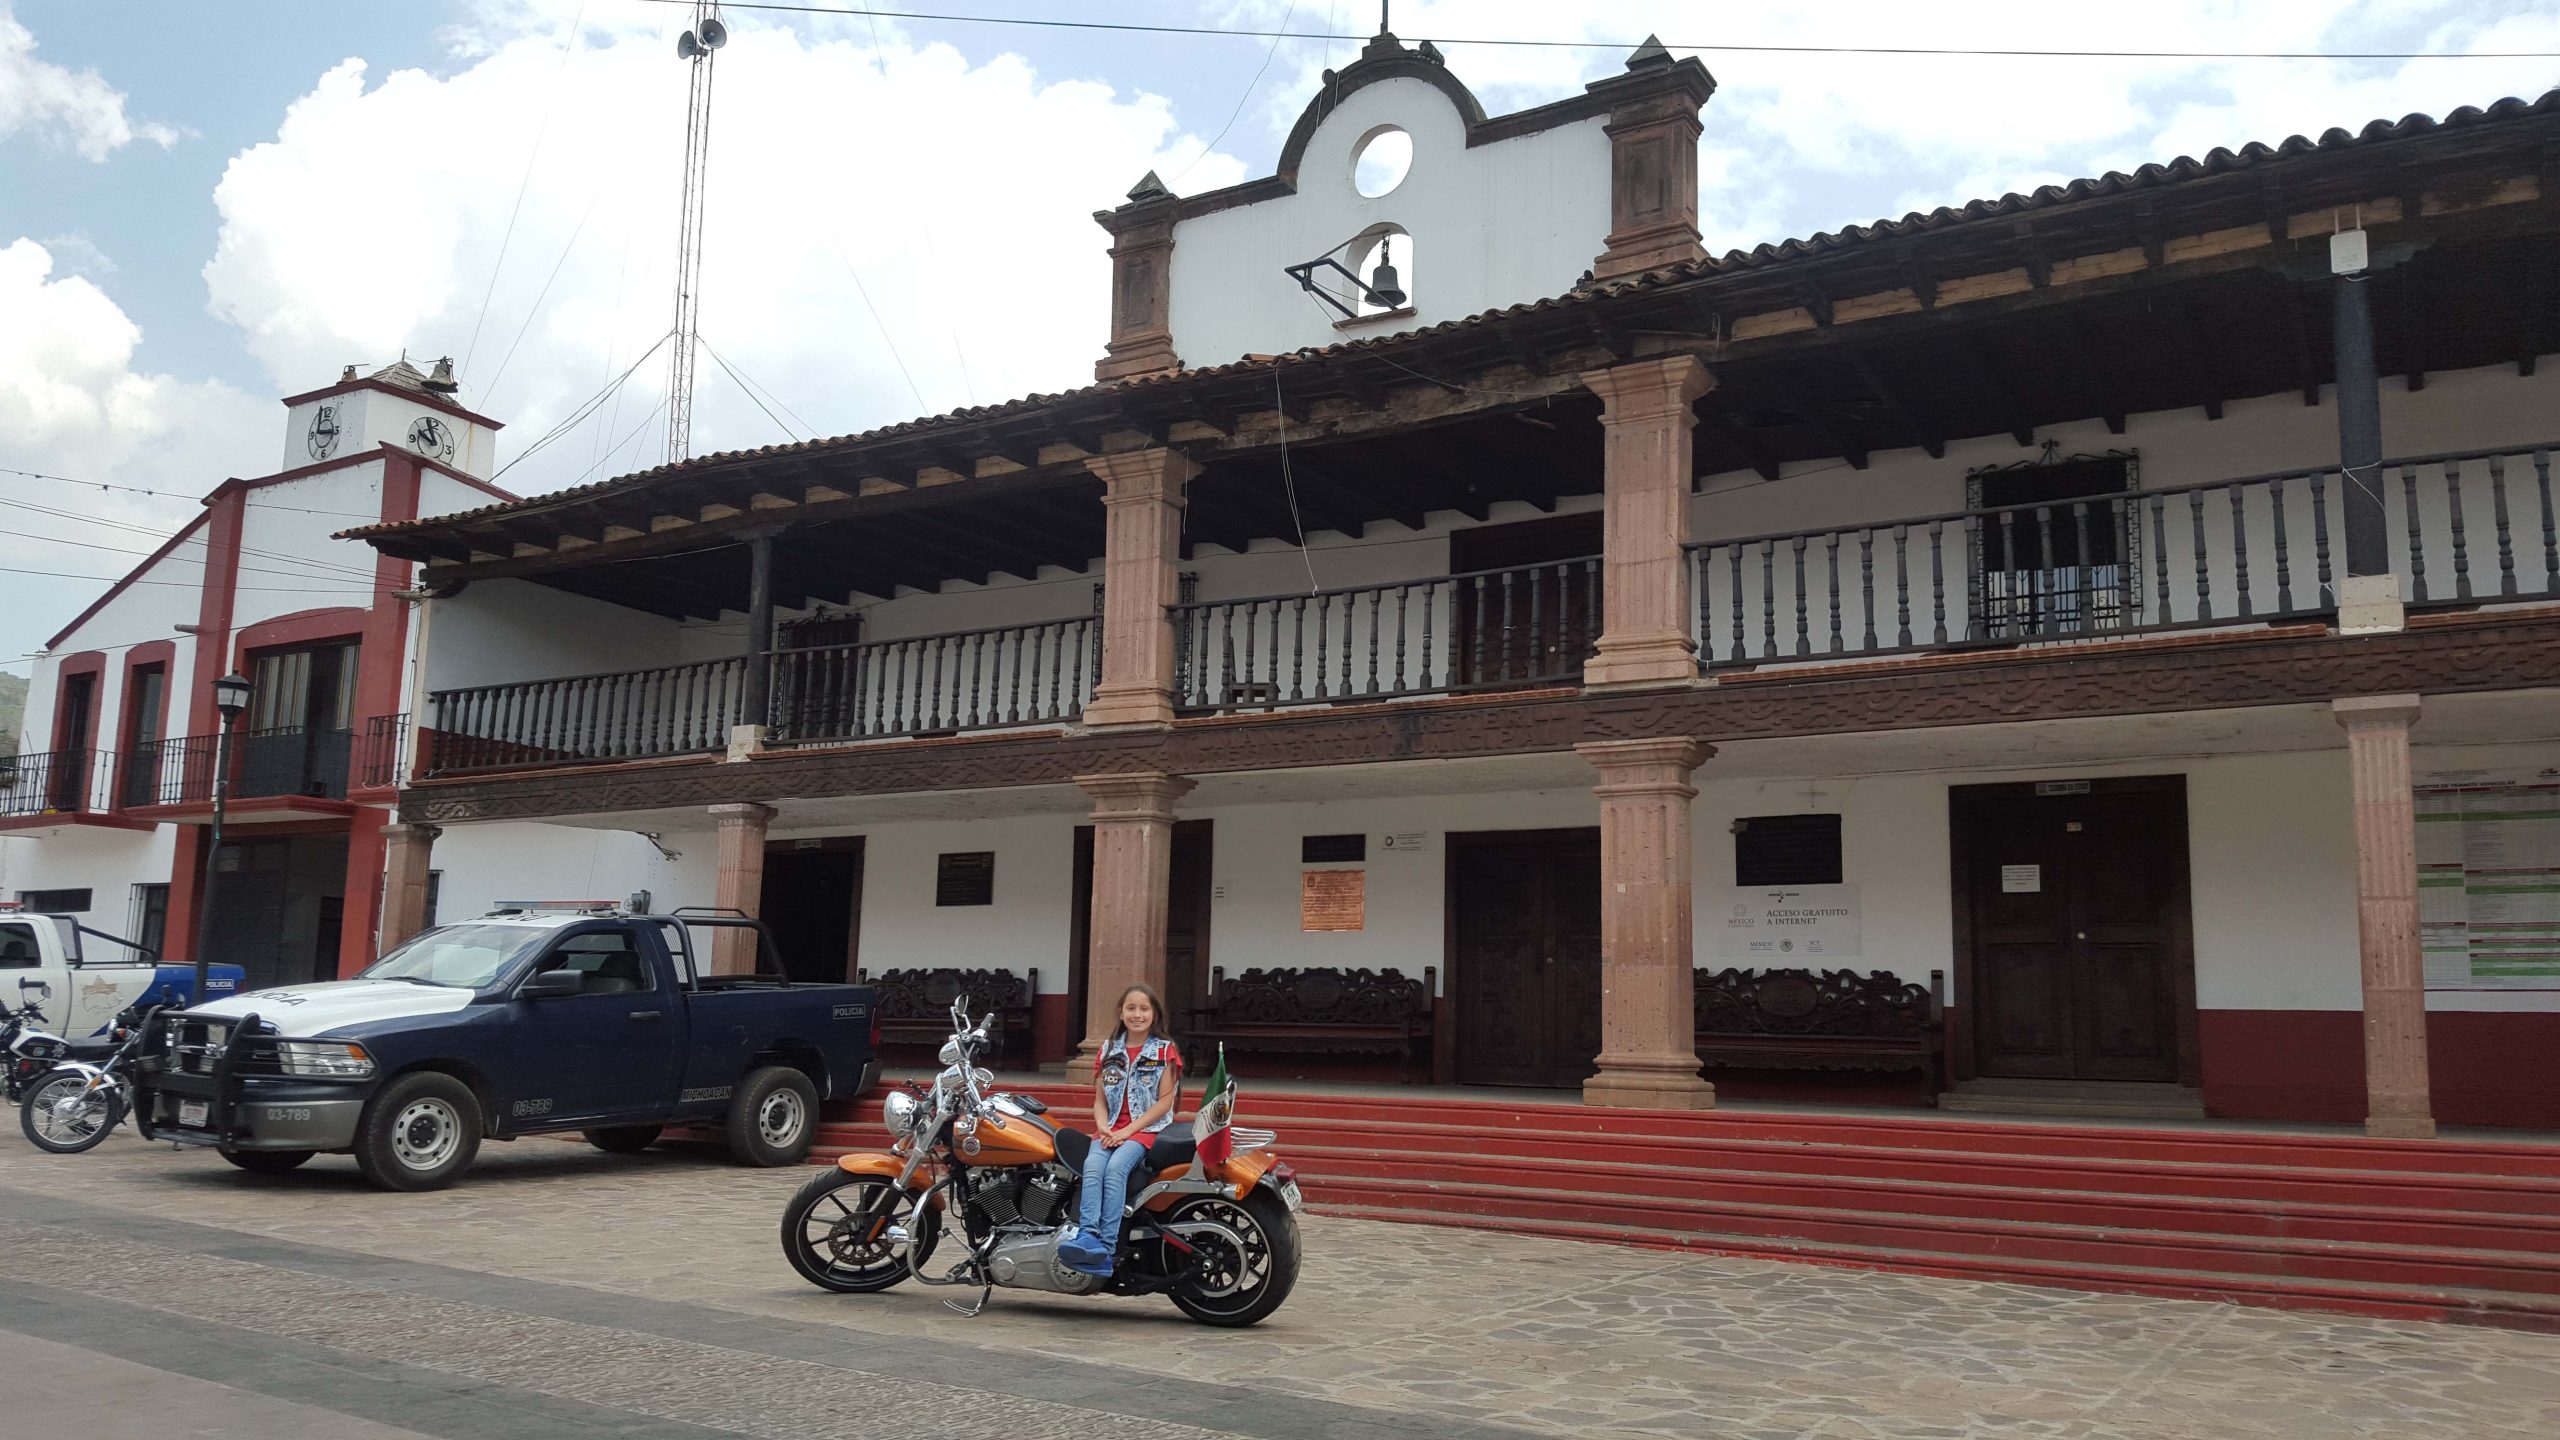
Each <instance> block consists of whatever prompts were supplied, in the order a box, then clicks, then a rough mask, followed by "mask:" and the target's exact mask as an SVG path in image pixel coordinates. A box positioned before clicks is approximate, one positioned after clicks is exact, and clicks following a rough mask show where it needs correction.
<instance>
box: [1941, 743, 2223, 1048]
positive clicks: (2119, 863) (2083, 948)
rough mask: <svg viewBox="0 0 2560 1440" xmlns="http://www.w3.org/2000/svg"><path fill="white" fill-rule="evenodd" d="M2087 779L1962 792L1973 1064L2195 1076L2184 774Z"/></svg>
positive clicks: (1957, 821)
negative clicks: (2189, 1055) (2190, 1058)
mask: <svg viewBox="0 0 2560 1440" xmlns="http://www.w3.org/2000/svg"><path fill="white" fill-rule="evenodd" d="M2081 783H2083V782H2068V783H2066V784H2061V785H2056V784H2047V785H2046V786H2043V787H2037V786H2032V785H2030V786H2008V785H2000V786H1973V787H1962V788H1959V789H1957V790H1956V791H1954V792H1953V794H1952V796H1951V802H1952V806H1953V818H1954V826H1955V835H1956V853H1957V857H1958V870H1957V875H1956V885H1957V890H1958V897H1957V898H1958V903H1959V908H1960V911H1961V913H1962V915H1963V924H1962V926H1961V929H1962V931H1963V934H1962V936H1961V937H1960V938H1961V939H1962V940H1963V942H1964V943H1965V945H1966V947H1967V950H1968V955H1967V956H1966V959H1967V960H1968V961H1969V964H1968V966H1967V967H1966V969H1967V973H1966V974H1965V975H1960V977H1959V979H1960V981H1964V982H1968V983H1965V984H1964V989H1965V992H1966V994H1967V996H1968V997H1969V1002H1968V1013H1969V1019H1970V1028H1971V1031H1972V1039H1973V1045H1972V1049H1973V1057H1972V1058H1973V1064H1974V1070H1975V1073H1977V1074H1980V1075H1984V1076H1996V1077H2011V1078H2022V1079H2054V1080H2143V1081H2175V1080H2180V1079H2183V1078H2188V1072H2189V1071H2190V1070H2191V1068H2192V1067H2191V1066H2190V1065H2189V1064H2186V1063H2183V1062H2184V1061H2185V1059H2186V1057H2185V1056H2184V1055H2182V1051H2184V1050H2187V1049H2190V1048H2191V1042H2190V1041H2189V1040H2188V1038H2187V1037H2188V1036H2190V1035H2191V1033H2192V1017H2193V1011H2194V990H2193V985H2194V980H2193V961H2192V957H2191V956H2190V955H2189V954H2188V953H2187V947H2186V934H2187V915H2186V910H2187V864H2186V853H2187V836H2186V796H2185V789H2184V781H2183V778H2182V777H2176V776H2172V777H2167V778H2166V779H2159V778H2151V777H2144V778H2141V779H2137V780H2119V781H2090V782H2085V785H2086V788H2085V789H2078V788H2073V787H2074V786H2077V785H2079V784H2081ZM2039 788H2041V789H2042V791H2043V793H2038V792H2039Z"/></svg>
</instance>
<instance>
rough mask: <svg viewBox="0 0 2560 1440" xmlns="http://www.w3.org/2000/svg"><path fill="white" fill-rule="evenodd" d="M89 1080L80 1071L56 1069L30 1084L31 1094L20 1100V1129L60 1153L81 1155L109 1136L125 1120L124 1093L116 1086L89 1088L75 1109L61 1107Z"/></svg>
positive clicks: (32, 1140) (39, 1145)
mask: <svg viewBox="0 0 2560 1440" xmlns="http://www.w3.org/2000/svg"><path fill="white" fill-rule="evenodd" d="M88 1083H89V1077H87V1076H86V1075H83V1074H81V1073H80V1072H78V1071H76V1070H55V1071H51V1072H49V1073H47V1074H46V1075H45V1077H44V1078H43V1079H41V1080H38V1081H37V1082H36V1083H35V1084H33V1085H30V1086H28V1087H27V1097H26V1098H25V1099H24V1100H21V1101H19V1102H18V1128H19V1129H20V1130H22V1131H25V1132H26V1136H27V1141H28V1143H29V1144H32V1145H34V1146H35V1147H36V1148H37V1149H39V1150H46V1151H50V1152H52V1153H53V1154H56V1155H77V1154H80V1153H81V1152H82V1151H85V1150H94V1149H96V1148H97V1146H98V1142H100V1141H102V1140H104V1139H106V1138H107V1134H108V1132H109V1131H111V1130H113V1129H115V1128H116V1126H117V1125H118V1124H119V1123H120V1122H122V1121H123V1119H124V1094H123V1092H121V1091H119V1090H117V1089H116V1088H115V1087H114V1086H113V1085H105V1086H101V1087H99V1088H98V1089H96V1090H91V1091H89V1092H88V1094H87V1095H86V1097H85V1098H83V1099H81V1100H80V1101H79V1102H78V1103H77V1104H76V1105H75V1106H73V1107H72V1108H71V1109H68V1110H64V1109H59V1108H57V1106H58V1105H60V1103H61V1102H64V1101H67V1100H70V1099H72V1097H74V1096H75V1095H79V1094H80V1092H81V1091H82V1090H84V1089H85V1088H86V1087H87V1086H88Z"/></svg>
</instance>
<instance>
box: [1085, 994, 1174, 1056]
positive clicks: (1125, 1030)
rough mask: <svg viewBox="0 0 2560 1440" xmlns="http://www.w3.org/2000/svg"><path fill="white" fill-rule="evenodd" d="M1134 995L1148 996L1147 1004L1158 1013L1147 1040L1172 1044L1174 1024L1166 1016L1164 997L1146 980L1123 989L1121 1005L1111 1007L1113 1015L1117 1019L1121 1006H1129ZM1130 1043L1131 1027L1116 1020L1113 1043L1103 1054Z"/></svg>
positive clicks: (1104, 1048)
mask: <svg viewBox="0 0 2560 1440" xmlns="http://www.w3.org/2000/svg"><path fill="white" fill-rule="evenodd" d="M1132 995H1144V996H1146V997H1147V1004H1148V1005H1149V1006H1150V1007H1152V1008H1153V1009H1154V1010H1155V1012H1156V1024H1155V1028H1154V1029H1152V1030H1149V1031H1148V1032H1147V1038H1148V1039H1150V1040H1163V1041H1165V1042H1167V1043H1171V1042H1172V1040H1173V1023H1172V1021H1171V1019H1170V1017H1168V1016H1167V1015H1166V1014H1165V1009H1164V997H1163V996H1162V995H1159V994H1157V993H1156V987H1154V986H1153V985H1150V984H1148V983H1147V982H1146V981H1144V980H1140V981H1137V982H1135V983H1133V984H1130V985H1126V986H1123V987H1121V990H1120V1003H1119V1004H1118V1005H1114V1006H1112V1007H1111V1013H1112V1015H1114V1016H1115V1017H1116V1016H1118V1015H1119V1013H1120V1006H1121V1005H1126V1004H1128V1003H1129V997H1130V996H1132ZM1128 1043H1129V1027H1128V1026H1126V1025H1123V1024H1121V1023H1119V1022H1118V1020H1117V1019H1114V1020H1113V1022H1112V1025H1111V1043H1110V1044H1108V1045H1105V1046H1103V1047H1102V1050H1103V1053H1104V1054H1106V1055H1107V1054H1109V1053H1110V1052H1112V1051H1114V1050H1117V1049H1120V1048H1121V1047H1122V1046H1124V1045H1127V1044H1128Z"/></svg>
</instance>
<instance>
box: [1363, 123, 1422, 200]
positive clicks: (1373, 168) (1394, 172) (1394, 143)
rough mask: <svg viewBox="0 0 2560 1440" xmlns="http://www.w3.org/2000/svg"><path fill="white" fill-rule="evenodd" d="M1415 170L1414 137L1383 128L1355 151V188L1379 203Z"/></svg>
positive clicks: (1367, 137)
mask: <svg viewBox="0 0 2560 1440" xmlns="http://www.w3.org/2000/svg"><path fill="white" fill-rule="evenodd" d="M1412 170H1413V137H1412V136H1410V135H1408V134H1406V133H1405V132H1404V131H1402V130H1400V129H1398V128H1397V127H1395V126H1393V125H1381V126H1379V127H1378V128H1377V129H1375V130H1372V131H1370V132H1369V133H1368V134H1366V135H1363V136H1361V137H1360V143H1359V144H1358V145H1357V146H1355V147H1353V149H1352V151H1351V188H1352V189H1354V190H1357V191H1359V192H1360V193H1361V194H1363V195H1365V196H1367V197H1368V198H1370V199H1372V200H1375V199H1377V198H1378V197H1379V196H1381V195H1384V194H1386V193H1387V192H1389V191H1391V190H1393V189H1395V188H1396V187H1397V186H1399V185H1401V184H1403V183H1404V177H1405V176H1406V175H1407V174H1410V173H1411V172H1412Z"/></svg>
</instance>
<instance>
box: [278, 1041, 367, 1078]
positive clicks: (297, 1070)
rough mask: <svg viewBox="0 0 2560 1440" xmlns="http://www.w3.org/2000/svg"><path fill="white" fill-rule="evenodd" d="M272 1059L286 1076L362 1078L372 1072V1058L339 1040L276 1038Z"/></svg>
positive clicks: (362, 1048)
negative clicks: (273, 1058) (273, 1057)
mask: <svg viewBox="0 0 2560 1440" xmlns="http://www.w3.org/2000/svg"><path fill="white" fill-rule="evenodd" d="M276 1062H277V1064H278V1065H279V1066H280V1067H281V1068H282V1069H283V1070H284V1073H286V1074H287V1075H297V1076H300V1077H302V1078H303V1079H306V1080H362V1079H363V1078H365V1077H366V1076H368V1075H371V1074H372V1073H373V1057H372V1056H371V1055H368V1054H366V1053H365V1049H364V1047H363V1046H361V1045H352V1044H349V1043H347V1042H346V1041H343V1040H279V1041H277V1042H276Z"/></svg>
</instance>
